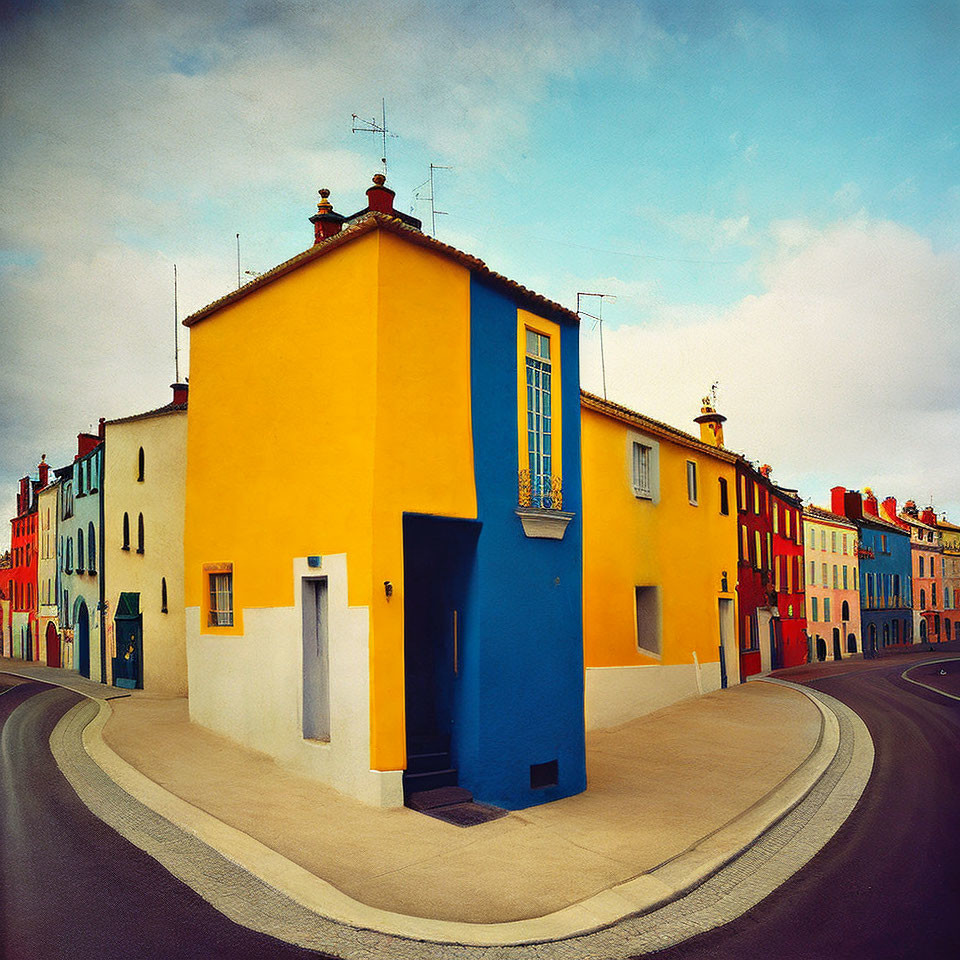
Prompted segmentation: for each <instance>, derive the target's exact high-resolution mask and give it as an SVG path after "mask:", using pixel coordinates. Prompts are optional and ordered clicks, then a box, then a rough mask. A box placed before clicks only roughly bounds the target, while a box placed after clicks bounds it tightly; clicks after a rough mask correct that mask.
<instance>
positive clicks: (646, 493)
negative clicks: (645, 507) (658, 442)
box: [632, 440, 653, 498]
mask: <svg viewBox="0 0 960 960" xmlns="http://www.w3.org/2000/svg"><path fill="white" fill-rule="evenodd" d="M632 448H633V470H632V475H633V493H634V495H635V496H637V497H647V498H649V497H652V496H653V485H652V472H651V471H652V459H653V458H652V454H653V450H652V448H651V447H649V446H648V445H647V444H645V443H638V442H637V441H636V440H634V442H633V444H632Z"/></svg>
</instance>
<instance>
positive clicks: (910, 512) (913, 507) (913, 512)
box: [903, 500, 920, 519]
mask: <svg viewBox="0 0 960 960" xmlns="http://www.w3.org/2000/svg"><path fill="white" fill-rule="evenodd" d="M903 512H904V513H905V514H906V515H907V516H908V517H913V518H914V519H919V517H920V514H919V512H918V511H917V502H916V500H908V501H907V502H906V503H905V504H904V505H903Z"/></svg>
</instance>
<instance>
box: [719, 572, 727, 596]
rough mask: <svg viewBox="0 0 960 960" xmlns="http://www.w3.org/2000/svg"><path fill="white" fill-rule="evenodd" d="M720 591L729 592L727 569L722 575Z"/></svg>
mask: <svg viewBox="0 0 960 960" xmlns="http://www.w3.org/2000/svg"><path fill="white" fill-rule="evenodd" d="M720 592H721V593H728V592H729V591H728V590H727V571H726V570H724V571H723V573H722V574H721V575H720Z"/></svg>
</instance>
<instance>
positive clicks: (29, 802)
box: [0, 678, 322, 960]
mask: <svg viewBox="0 0 960 960" xmlns="http://www.w3.org/2000/svg"><path fill="white" fill-rule="evenodd" d="M40 694H42V696H39V695H40ZM79 699H80V697H79V695H78V694H75V693H71V692H70V691H67V690H63V689H60V688H51V687H50V686H49V685H47V684H41V683H33V682H30V683H21V684H19V685H17V686H10V685H9V678H7V681H6V682H4V681H3V679H2V678H0V958H3V960H88V958H89V960H106V958H116V960H126V958H154V957H156V958H164V960H167V958H169V960H180V958H183V960H186V958H195V960H218V958H223V960H240V958H246V957H249V958H257V960H266V958H270V960H272V958H278V960H294V958H296V960H302V958H307V957H309V958H312V960H317V958H319V957H321V956H322V955H321V954H319V953H314V952H311V951H307V950H302V949H299V948H297V947H293V946H290V945H289V944H285V943H282V942H280V941H278V940H274V939H273V938H271V937H268V936H266V935H264V934H261V933H255V932H253V931H251V930H248V929H247V928H246V927H241V926H239V925H237V924H235V923H233V922H232V921H231V920H228V919H227V918H226V917H224V916H223V915H222V914H221V913H218V912H217V911H216V910H215V909H214V908H213V907H211V906H210V905H209V904H208V903H207V902H206V901H205V900H203V899H202V898H201V897H199V896H198V895H197V894H196V893H194V891H193V890H191V889H190V888H189V887H187V886H185V885H184V884H182V883H181V882H180V881H179V880H176V879H175V878H174V877H173V876H171V875H170V874H169V873H167V871H166V870H164V869H163V867H161V866H160V864H158V863H157V862H156V861H155V860H153V859H152V858H151V857H149V856H148V855H147V854H145V853H144V852H143V851H141V850H139V849H138V848H137V847H135V846H133V845H132V844H130V843H128V842H127V841H126V840H124V839H123V838H122V837H121V836H120V835H119V834H117V833H115V832H114V831H113V830H111V829H110V828H109V827H108V826H106V824H104V823H102V822H101V821H100V820H98V819H97V818H96V817H95V816H94V815H93V814H92V813H90V811H89V810H88V809H87V808H86V807H85V806H84V805H83V803H81V802H80V800H79V799H78V797H77V795H76V794H75V793H74V792H73V789H72V788H71V787H70V785H69V784H68V783H67V781H66V780H65V779H64V777H63V775H62V774H61V773H60V770H59V769H58V767H57V765H56V762H55V761H54V759H53V756H52V755H51V753H50V748H49V745H48V741H49V739H50V733H51V731H52V730H53V728H54V726H55V725H56V723H57V721H58V720H59V718H60V717H61V716H62V715H63V714H64V713H65V712H66V711H67V710H69V709H70V707H72V706H73V705H74V704H75V703H76V702H77V701H78V700H79Z"/></svg>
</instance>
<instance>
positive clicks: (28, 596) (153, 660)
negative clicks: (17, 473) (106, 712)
mask: <svg viewBox="0 0 960 960" xmlns="http://www.w3.org/2000/svg"><path fill="white" fill-rule="evenodd" d="M173 391H174V396H173V400H172V402H171V403H169V404H167V405H165V406H163V407H160V408H158V409H156V410H151V411H149V412H147V413H144V414H140V415H137V416H132V417H126V418H122V419H119V420H112V421H109V422H107V421H104V420H101V421H100V426H99V430H98V432H97V433H96V434H91V433H81V434H79V435H78V437H77V453H76V456H75V457H74V459H73V461H72V462H71V463H69V464H67V465H66V466H64V467H61V468H59V469H55V470H53V471H51V470H50V467H49V465H48V464H47V462H46V457H45V456H44V457H42V458H41V461H40V464H39V466H38V468H37V477H36V479H31V478H30V477H29V476H27V477H24V478H23V479H22V480H21V481H20V484H19V489H18V494H17V516H16V517H14V518H13V520H12V521H11V564H10V567H9V569H7V570H6V571H2V572H0V579H2V580H3V581H4V585H5V587H6V593H7V595H8V597H9V602H8V607H9V609H8V610H7V611H6V613H5V615H4V616H3V618H2V621H0V653H2V654H3V655H4V656H8V657H16V658H21V659H25V660H37V661H41V662H45V663H46V664H47V665H48V666H52V667H66V668H68V669H73V670H75V671H76V672H77V673H79V674H80V675H82V676H84V677H89V678H91V679H93V680H97V681H99V682H102V683H105V684H113V685H115V686H118V687H128V688H135V687H144V686H146V687H147V688H148V689H151V690H153V691H154V692H157V693H161V694H170V695H184V694H185V693H186V682H187V671H186V646H185V642H184V621H183V599H182V597H183V546H182V543H183V486H184V478H185V469H184V467H185V464H184V456H185V453H186V406H187V400H186V396H187V388H186V385H185V384H175V385H174V387H173ZM0 589H2V588H0Z"/></svg>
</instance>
